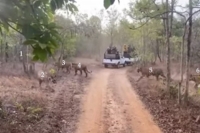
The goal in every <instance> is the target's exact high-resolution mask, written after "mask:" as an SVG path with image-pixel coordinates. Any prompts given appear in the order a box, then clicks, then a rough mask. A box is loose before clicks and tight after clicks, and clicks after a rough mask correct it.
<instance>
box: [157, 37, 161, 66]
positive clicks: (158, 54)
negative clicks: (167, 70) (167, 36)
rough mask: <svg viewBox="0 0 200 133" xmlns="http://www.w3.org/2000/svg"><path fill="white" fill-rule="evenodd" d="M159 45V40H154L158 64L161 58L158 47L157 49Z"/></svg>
mask: <svg viewBox="0 0 200 133" xmlns="http://www.w3.org/2000/svg"><path fill="white" fill-rule="evenodd" d="M159 45H160V43H159V40H158V39H156V54H157V56H158V59H159V60H160V62H162V60H161V57H160V47H159Z"/></svg>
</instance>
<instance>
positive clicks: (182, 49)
mask: <svg viewBox="0 0 200 133" xmlns="http://www.w3.org/2000/svg"><path fill="white" fill-rule="evenodd" d="M184 26H185V27H184V32H183V36H182V44H181V66H180V72H181V81H180V88H179V90H178V103H179V104H180V103H181V90H182V83H183V68H184V66H183V62H184V51H185V33H186V29H187V24H185V25H184Z"/></svg>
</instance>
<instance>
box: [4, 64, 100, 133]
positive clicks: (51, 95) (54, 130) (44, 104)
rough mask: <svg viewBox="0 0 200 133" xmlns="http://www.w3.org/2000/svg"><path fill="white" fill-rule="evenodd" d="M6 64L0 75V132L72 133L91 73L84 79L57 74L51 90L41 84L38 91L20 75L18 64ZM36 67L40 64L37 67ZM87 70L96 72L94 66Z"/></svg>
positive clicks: (36, 83)
mask: <svg viewBox="0 0 200 133" xmlns="http://www.w3.org/2000/svg"><path fill="white" fill-rule="evenodd" d="M7 65H8V67H4V69H2V71H1V74H2V75H1V76H0V133H61V132H65V133H73V132H75V129H76V123H77V120H78V114H79V113H80V106H79V105H80V100H81V97H82V94H84V86H86V85H87V84H88V83H89V81H90V80H91V78H92V76H93V75H92V74H89V77H88V78H85V75H84V76H80V75H77V76H74V72H72V73H71V74H66V73H60V74H59V75H60V77H59V79H58V81H57V83H56V84H50V86H51V88H48V87H47V88H46V87H45V84H43V85H42V89H39V87H38V82H37V81H36V80H35V79H31V80H30V79H28V78H27V77H26V76H25V75H24V74H22V73H23V71H22V67H21V66H20V65H19V66H17V67H15V68H13V66H11V65H10V64H7ZM4 66H6V64H5V65H4ZM39 67H41V64H37V66H36V68H39ZM88 69H89V70H93V71H98V69H95V65H93V66H91V67H90V66H89V67H88ZM13 70H14V71H13ZM20 72H21V74H20Z"/></svg>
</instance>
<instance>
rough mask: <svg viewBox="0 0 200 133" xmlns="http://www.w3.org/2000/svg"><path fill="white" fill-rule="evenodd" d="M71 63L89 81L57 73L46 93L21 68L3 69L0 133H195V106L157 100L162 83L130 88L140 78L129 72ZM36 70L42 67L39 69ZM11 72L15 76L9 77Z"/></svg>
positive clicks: (147, 82) (86, 61) (152, 81)
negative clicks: (81, 68)
mask: <svg viewBox="0 0 200 133" xmlns="http://www.w3.org/2000/svg"><path fill="white" fill-rule="evenodd" d="M73 60H74V59H73ZM75 62H77V63H78V62H81V63H84V64H86V65H88V68H89V70H92V71H93V73H92V74H89V77H88V78H85V76H80V75H77V76H74V72H72V73H71V74H66V73H59V75H60V77H59V79H58V80H57V83H56V84H50V86H51V88H45V85H43V89H39V88H38V82H37V81H36V80H34V79H31V80H30V79H27V78H26V77H25V76H24V75H22V74H20V73H22V72H23V71H22V69H20V68H21V66H17V65H16V66H15V68H13V66H12V65H8V64H7V65H8V67H4V68H5V69H2V71H1V76H0V129H1V130H0V133H89V132H90V133H162V131H163V132H166V133H197V132H198V131H200V128H199V125H198V124H197V123H196V122H195V120H196V118H197V116H198V115H199V110H200V109H199V107H197V106H194V105H192V104H190V106H189V108H184V109H182V108H181V109H180V110H179V107H178V106H177V105H176V104H174V101H173V100H171V101H167V100H166V98H165V97H163V95H161V94H163V93H162V91H160V89H159V88H162V87H163V83H162V82H156V80H155V79H154V78H150V79H149V80H147V79H142V80H141V81H140V82H139V83H138V84H135V79H137V78H139V76H140V75H139V74H138V73H136V72H135V71H134V70H135V69H131V70H132V71H128V75H129V76H128V77H127V70H128V69H129V68H130V67H126V68H120V69H110V68H108V69H105V68H103V67H102V65H101V64H99V63H97V62H95V61H92V60H90V59H80V58H79V59H75ZM36 67H37V69H38V68H41V64H37V66H36ZM8 69H9V70H8ZM11 69H12V70H14V69H18V71H16V72H15V73H12V71H11ZM173 74H174V73H173ZM174 77H176V75H175V76H174ZM130 81H131V82H130ZM137 93H138V94H139V95H140V97H138V95H137ZM140 99H141V100H142V101H143V102H144V103H145V105H144V104H143V103H142V101H141V100H140ZM146 107H147V108H148V109H146ZM148 110H149V111H150V112H151V114H152V115H153V116H154V118H155V121H156V122H157V123H158V124H157V123H156V122H155V121H154V118H153V117H152V116H151V114H150V113H149V111H148ZM178 112H180V115H178ZM158 125H159V126H160V127H161V128H162V131H161V129H160V128H159V127H158Z"/></svg>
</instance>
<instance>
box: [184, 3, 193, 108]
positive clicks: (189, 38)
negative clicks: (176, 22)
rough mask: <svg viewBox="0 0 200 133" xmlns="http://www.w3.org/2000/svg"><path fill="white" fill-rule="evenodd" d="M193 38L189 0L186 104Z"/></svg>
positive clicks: (186, 100)
mask: <svg viewBox="0 0 200 133" xmlns="http://www.w3.org/2000/svg"><path fill="white" fill-rule="evenodd" d="M191 38H192V0H189V29H188V38H187V57H186V60H187V61H186V75H187V76H186V90H185V96H184V101H185V104H187V103H188V88H189V80H188V79H189V72H190V48H191Z"/></svg>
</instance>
